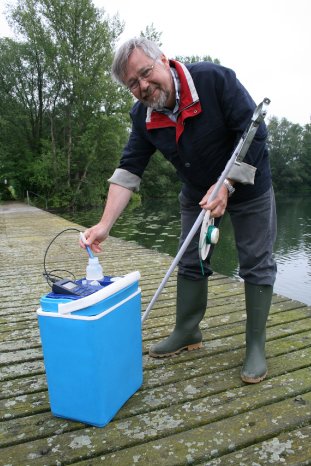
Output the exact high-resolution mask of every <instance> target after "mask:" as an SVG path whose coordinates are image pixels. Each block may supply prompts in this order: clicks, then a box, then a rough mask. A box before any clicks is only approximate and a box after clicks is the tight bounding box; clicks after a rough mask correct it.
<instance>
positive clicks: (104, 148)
mask: <svg viewBox="0 0 311 466" xmlns="http://www.w3.org/2000/svg"><path fill="white" fill-rule="evenodd" d="M11 21H13V23H14V25H15V29H16V31H17V32H18V34H19V38H20V41H18V42H17V41H13V40H11V39H2V40H1V42H0V53H1V64H0V80H1V81H0V83H1V90H0V99H1V106H2V107H3V108H4V109H5V111H4V115H3V117H2V119H1V122H0V124H1V127H2V128H3V129H5V130H6V133H7V136H8V137H9V138H10V137H11V139H13V140H14V137H12V136H13V134H14V133H15V134H18V138H17V139H16V140H15V141H13V144H10V141H9V139H7V138H5V137H3V139H2V141H1V142H2V146H3V151H2V152H3V154H1V153H0V157H1V163H2V164H5V165H7V164H8V165H9V166H8V167H7V166H6V169H7V170H8V169H9V168H10V166H11V165H13V166H14V167H15V166H16V165H17V162H18V161H20V164H19V167H18V170H17V171H16V170H15V173H14V174H13V173H8V175H9V176H10V178H11V182H14V183H15V185H17V186H18V188H19V192H20V194H23V192H24V191H25V189H28V190H31V191H34V192H36V193H40V194H41V195H44V197H46V198H48V199H50V200H51V202H52V204H53V205H55V206H61V205H81V204H83V203H85V200H87V202H88V203H90V202H91V203H93V202H99V201H100V200H101V199H102V198H103V196H104V194H105V192H106V190H107V183H106V182H105V181H104V180H106V179H107V176H106V175H107V173H108V171H111V169H112V167H113V166H115V165H116V163H117V159H118V157H119V153H120V150H121V148H122V146H123V144H124V141H125V139H126V134H127V127H128V116H127V114H128V110H129V108H130V105H131V102H132V99H131V97H130V96H129V94H128V93H127V92H126V91H124V90H121V89H119V88H118V86H117V85H116V84H115V83H113V82H112V80H111V77H110V66H111V62H112V56H113V49H114V46H115V42H116V40H117V38H118V37H119V35H120V34H121V32H122V30H123V25H122V24H121V22H120V21H119V19H118V18H117V17H114V18H112V19H111V18H108V17H106V16H105V14H104V12H100V11H98V10H97V9H96V8H95V7H94V6H93V5H92V3H91V1H90V0H79V1H78V0H74V1H72V2H66V1H64V0H21V1H19V3H18V5H17V6H16V7H15V8H14V9H13V10H12V11H11ZM6 102H7V105H3V104H4V103H6ZM14 115H15V116H16V117H17V118H16V117H14ZM2 128H1V129H2ZM8 159H9V162H6V161H7V160H8ZM108 167H109V168H110V170H108ZM91 193H92V194H91Z"/></svg>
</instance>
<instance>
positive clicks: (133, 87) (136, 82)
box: [127, 64, 155, 92]
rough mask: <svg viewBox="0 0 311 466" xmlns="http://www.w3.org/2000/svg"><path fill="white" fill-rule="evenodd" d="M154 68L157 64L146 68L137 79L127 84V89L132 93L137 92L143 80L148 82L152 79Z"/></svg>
mask: <svg viewBox="0 0 311 466" xmlns="http://www.w3.org/2000/svg"><path fill="white" fill-rule="evenodd" d="M154 66H155V64H153V65H151V66H148V68H145V69H144V70H143V71H142V72H141V73H140V74H139V76H137V78H136V79H133V80H132V81H130V82H129V83H128V84H127V87H128V89H129V90H130V91H132V92H133V91H135V90H136V89H137V88H138V86H139V84H140V81H141V80H144V81H145V80H146V79H148V78H150V76H151V75H152V72H153V70H154Z"/></svg>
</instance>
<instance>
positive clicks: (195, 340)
mask: <svg viewBox="0 0 311 466" xmlns="http://www.w3.org/2000/svg"><path fill="white" fill-rule="evenodd" d="M176 304H177V305H176V324H175V328H174V330H173V332H172V333H171V335H170V336H169V337H168V338H166V339H165V340H163V341H161V342H160V343H157V344H156V345H153V346H152V347H151V348H150V350H149V356H151V357H153V358H164V357H169V356H173V355H174V354H178V353H180V352H181V351H183V350H188V351H192V350H195V349H199V348H201V347H202V333H201V330H200V328H199V323H200V322H201V320H202V319H203V317H204V314H205V310H206V305H207V278H202V280H188V279H187V278H184V277H183V276H181V275H178V276H177V303H176Z"/></svg>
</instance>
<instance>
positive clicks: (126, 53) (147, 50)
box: [111, 36, 163, 84]
mask: <svg viewBox="0 0 311 466" xmlns="http://www.w3.org/2000/svg"><path fill="white" fill-rule="evenodd" d="M136 48H137V49H141V50H142V51H143V52H144V54H145V55H147V57H150V58H152V59H153V60H157V59H158V58H159V57H161V55H163V52H162V51H161V50H160V48H159V47H158V45H157V44H156V43H155V42H152V41H151V40H149V39H147V38H146V37H143V36H141V37H134V38H133V39H130V40H128V41H127V42H125V43H124V44H123V45H121V47H120V48H119V49H118V50H117V52H116V54H115V57H114V60H113V63H112V70H111V71H112V77H113V78H114V79H115V81H117V82H119V83H120V84H125V82H124V78H125V75H126V72H127V63H128V59H129V58H130V55H131V53H132V52H133V50H134V49H136Z"/></svg>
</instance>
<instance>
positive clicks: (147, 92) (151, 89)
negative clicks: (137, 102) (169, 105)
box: [143, 86, 156, 99]
mask: <svg viewBox="0 0 311 466" xmlns="http://www.w3.org/2000/svg"><path fill="white" fill-rule="evenodd" d="M155 89H156V86H148V87H147V89H145V90H144V93H143V98H144V99H148V98H149V97H150V96H151V95H152V94H153V92H154V91H155Z"/></svg>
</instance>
